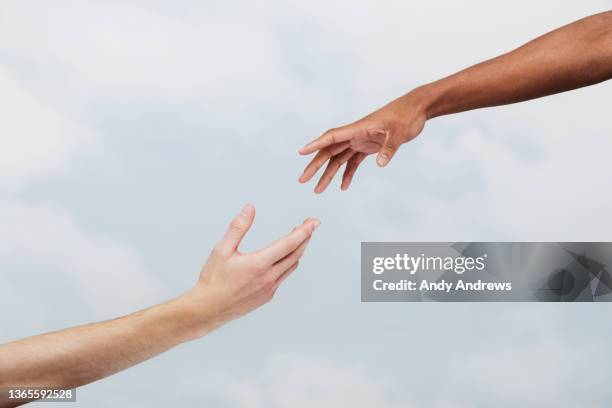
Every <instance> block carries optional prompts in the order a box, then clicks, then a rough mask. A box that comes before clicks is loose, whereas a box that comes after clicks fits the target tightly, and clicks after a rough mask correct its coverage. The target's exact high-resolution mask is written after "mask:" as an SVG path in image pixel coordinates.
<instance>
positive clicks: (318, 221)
mask: <svg viewBox="0 0 612 408" xmlns="http://www.w3.org/2000/svg"><path fill="white" fill-rule="evenodd" d="M313 225H314V226H313V228H312V230H313V231H314V230H315V229H317V227H318V226H319V225H321V221H320V220H319V219H317V218H315V220H314V224H313Z"/></svg>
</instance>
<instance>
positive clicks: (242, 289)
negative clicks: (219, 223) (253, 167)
mask: <svg viewBox="0 0 612 408" xmlns="http://www.w3.org/2000/svg"><path fill="white" fill-rule="evenodd" d="M254 218H255V208H254V207H253V206H252V205H246V206H245V207H244V208H243V209H242V211H241V212H240V214H239V215H238V216H237V217H236V218H234V220H233V221H232V222H231V224H230V226H229V228H228V229H227V232H226V233H225V236H224V237H223V239H221V241H219V242H218V243H217V245H216V246H215V247H214V249H213V250H212V253H211V254H210V257H209V258H208V260H207V261H206V264H205V265H204V267H203V268H202V272H201V273H200V278H199V280H198V282H197V284H196V285H195V287H194V288H193V289H191V290H190V291H189V292H188V293H187V294H185V295H184V299H183V300H186V301H187V302H188V303H189V304H191V305H192V306H194V307H192V308H191V309H192V314H194V316H196V318H198V319H201V320H202V322H205V323H204V326H206V327H202V333H205V332H208V331H209V330H210V329H211V328H213V327H211V324H212V326H214V327H218V326H220V325H222V324H223V323H225V322H227V321H229V320H232V319H235V318H237V317H240V316H242V315H244V314H246V313H248V312H250V311H251V310H253V309H255V308H257V307H259V306H261V305H262V304H264V303H266V302H268V301H269V300H270V299H272V296H273V295H274V293H275V292H276V290H277V289H278V287H279V286H280V284H281V283H282V282H283V281H284V280H285V279H286V278H287V277H288V276H289V275H290V274H291V273H292V272H293V271H295V270H296V268H297V267H298V263H299V261H300V258H301V257H302V255H303V254H304V251H305V249H306V246H307V245H308V242H309V241H310V237H311V235H312V233H313V232H314V230H315V229H316V228H317V227H318V226H319V224H320V221H319V220H318V219H314V218H307V219H306V220H304V222H303V223H302V224H301V225H299V226H297V227H295V228H294V229H293V230H292V231H291V232H290V233H289V234H287V235H286V236H284V237H282V238H280V239H278V240H277V241H275V242H273V243H272V244H270V245H269V246H267V247H266V248H263V249H261V250H259V251H255V252H251V253H247V254H243V253H241V252H240V251H239V249H238V246H239V245H240V242H241V241H242V239H243V238H244V236H245V235H246V233H247V232H248V231H249V228H250V227H251V225H252V224H253V220H254Z"/></svg>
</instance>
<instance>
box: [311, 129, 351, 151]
mask: <svg viewBox="0 0 612 408" xmlns="http://www.w3.org/2000/svg"><path fill="white" fill-rule="evenodd" d="M356 130H357V129H356V128H355V127H354V126H353V125H348V126H343V127H339V128H335V129H330V130H328V131H327V132H325V133H323V135H321V136H320V137H318V138H317V139H315V140H313V141H312V142H310V143H308V144H307V145H306V146H304V147H302V148H301V149H300V154H302V155H307V154H311V153H314V152H316V151H317V150H321V149H324V148H326V147H327V146H331V145H333V144H335V143H341V142H346V141H347V140H350V139H351V138H352V137H353V136H354V135H355V133H356Z"/></svg>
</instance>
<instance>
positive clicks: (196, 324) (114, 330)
mask: <svg viewBox="0 0 612 408" xmlns="http://www.w3.org/2000/svg"><path fill="white" fill-rule="evenodd" d="M190 311H191V306H190V303H189V301H188V300H186V298H185V297H181V298H178V299H176V300H172V301H170V302H167V303H163V304H161V305H157V306H154V307H151V308H148V309H145V310H142V311H140V312H136V313H133V314H130V315H128V316H125V317H121V318H118V319H114V320H110V321H105V322H101V323H94V324H89V325H85V326H80V327H74V328H70V329H66V330H62V331H58V332H53V333H48V334H44V335H40V336H35V337H30V338H26V339H23V340H19V341H15V342H13V343H8V344H5V345H2V346H0V361H1V362H2V364H0V387H10V386H20V387H28V386H32V387H33V386H45V387H58V388H60V387H61V388H73V387H78V386H80V385H83V384H87V383H90V382H92V381H95V380H98V379H100V378H103V377H106V376H109V375H111V374H114V373H116V372H118V371H121V370H123V369H125V368H128V367H130V366H132V365H135V364H138V363H140V362H142V361H144V360H147V359H148V358H151V357H153V356H155V355H157V354H159V353H161V352H163V351H166V350H168V349H170V348H171V347H173V346H175V345H177V344H179V343H181V342H184V341H186V340H189V339H191V338H195V337H198V336H200V335H202V334H203V331H206V324H205V322H203V321H202V318H201V317H199V318H198V320H197V321H196V319H195V318H194V317H193V316H195V314H193V313H191V312H190ZM210 328H211V329H212V325H211V327H210Z"/></svg>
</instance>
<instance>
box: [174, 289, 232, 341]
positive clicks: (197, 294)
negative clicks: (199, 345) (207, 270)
mask: <svg viewBox="0 0 612 408" xmlns="http://www.w3.org/2000/svg"><path fill="white" fill-rule="evenodd" d="M203 292H205V289H204V288H202V287H200V286H199V285H198V286H196V287H194V288H192V289H190V290H189V291H188V292H186V293H185V294H183V295H181V296H179V297H178V298H176V299H174V300H172V301H171V303H173V304H174V307H175V308H176V310H177V315H178V316H179V319H180V320H181V321H182V326H183V329H184V331H185V334H186V335H187V337H188V338H187V339H186V340H195V339H199V338H201V337H203V336H205V335H206V334H208V333H210V332H212V331H213V330H215V329H217V328H219V327H221V326H222V325H223V324H224V323H225V321H224V320H223V319H222V317H221V314H220V313H217V311H216V309H215V306H214V304H213V302H212V301H210V300H211V299H212V298H213V296H212V294H211V295H210V296H209V295H208V294H206V293H203Z"/></svg>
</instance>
